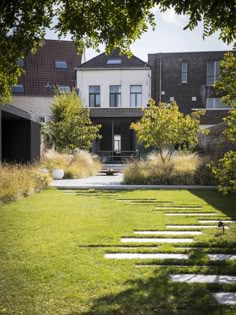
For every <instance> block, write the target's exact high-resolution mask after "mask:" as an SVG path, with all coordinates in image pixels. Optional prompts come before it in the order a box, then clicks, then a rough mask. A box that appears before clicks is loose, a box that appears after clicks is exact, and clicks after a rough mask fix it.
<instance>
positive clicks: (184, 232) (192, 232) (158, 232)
mask: <svg viewBox="0 0 236 315" xmlns="http://www.w3.org/2000/svg"><path fill="white" fill-rule="evenodd" d="M134 234H143V235H147V234H155V235H201V234H202V232H200V231H134Z"/></svg>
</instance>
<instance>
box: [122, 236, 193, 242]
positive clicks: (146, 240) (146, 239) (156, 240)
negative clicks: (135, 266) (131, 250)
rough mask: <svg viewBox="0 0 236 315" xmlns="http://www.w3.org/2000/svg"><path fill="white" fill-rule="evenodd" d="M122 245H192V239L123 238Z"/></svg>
mask: <svg viewBox="0 0 236 315" xmlns="http://www.w3.org/2000/svg"><path fill="white" fill-rule="evenodd" d="M120 241H121V242H122V243H192V242H193V239H192V238H135V237H122V238H121V239H120Z"/></svg>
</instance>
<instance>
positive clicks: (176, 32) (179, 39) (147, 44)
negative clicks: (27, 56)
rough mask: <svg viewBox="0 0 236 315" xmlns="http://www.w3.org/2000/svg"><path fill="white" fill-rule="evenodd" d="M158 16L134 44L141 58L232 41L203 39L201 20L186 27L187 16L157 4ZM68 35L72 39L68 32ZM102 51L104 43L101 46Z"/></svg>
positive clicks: (222, 47) (52, 35)
mask: <svg viewBox="0 0 236 315" xmlns="http://www.w3.org/2000/svg"><path fill="white" fill-rule="evenodd" d="M153 12H154V13H155V18H156V24H157V26H156V29H155V31H152V29H151V28H149V30H148V31H147V32H146V33H144V34H143V35H142V37H141V38H140V39H139V40H137V41H136V42H135V43H134V44H133V45H132V46H131V51H132V53H133V54H134V55H135V56H137V57H139V58H140V59H142V60H143V61H147V60H148V54H151V53H159V52H162V53H164V52H184V51H186V52H190V51H212V50H231V49H232V47H233V45H229V46H228V45H226V44H225V43H224V42H222V41H221V40H219V39H218V34H217V33H216V34H213V35H212V36H210V37H207V38H205V40H203V38H202V34H203V27H202V23H201V24H199V25H198V26H197V28H196V29H194V30H193V31H189V30H183V28H184V27H185V26H186V24H187V21H188V17H186V16H184V15H176V14H175V12H174V10H173V9H169V10H168V11H166V12H164V13H161V12H159V10H158V8H155V9H154V10H153ZM46 38H48V39H56V38H57V35H56V34H55V33H53V31H49V30H48V31H47V34H46ZM66 39H70V37H69V36H68V37H67V38H66ZM100 49H101V52H103V50H104V47H102V46H101V47H100ZM96 55H98V53H97V52H96V51H94V50H92V49H86V51H85V55H84V56H83V58H82V61H83V62H84V61H88V60H89V59H91V58H93V57H95V56H96Z"/></svg>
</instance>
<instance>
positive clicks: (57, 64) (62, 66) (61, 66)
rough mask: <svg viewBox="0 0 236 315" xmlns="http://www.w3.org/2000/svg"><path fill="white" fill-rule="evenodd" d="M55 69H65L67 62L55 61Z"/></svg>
mask: <svg viewBox="0 0 236 315" xmlns="http://www.w3.org/2000/svg"><path fill="white" fill-rule="evenodd" d="M55 67H56V69H67V62H66V61H65V60H56V61H55Z"/></svg>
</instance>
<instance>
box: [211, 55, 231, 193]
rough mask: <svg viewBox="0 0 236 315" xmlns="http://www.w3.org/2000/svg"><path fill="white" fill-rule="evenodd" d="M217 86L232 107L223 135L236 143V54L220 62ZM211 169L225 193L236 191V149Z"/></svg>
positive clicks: (224, 101)
mask: <svg viewBox="0 0 236 315" xmlns="http://www.w3.org/2000/svg"><path fill="white" fill-rule="evenodd" d="M215 88H216V89H217V90H218V91H219V92H220V93H223V96H222V97H221V100H222V102H223V103H225V104H226V105H227V106H229V107H231V110H230V111H229V114H228V116H227V117H226V118H224V121H225V122H226V128H225V130H224V131H223V136H224V139H225V140H226V141H229V142H231V143H233V144H234V145H235V144H236V56H235V55H234V54H232V53H226V54H225V55H224V58H223V60H222V61H221V63H220V80H218V81H217V82H216V84H215ZM211 169H212V172H213V174H214V175H215V177H216V178H217V180H218V182H219V186H218V187H219V190H220V191H222V192H223V193H224V194H227V193H228V192H230V191H236V151H233V150H230V151H228V152H226V153H225V154H224V156H223V158H222V159H220V160H219V161H218V163H212V164H211Z"/></svg>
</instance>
